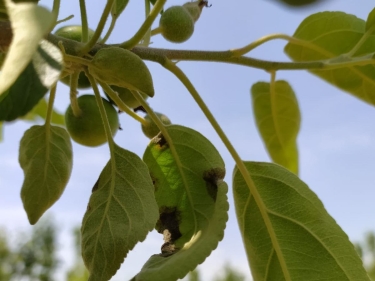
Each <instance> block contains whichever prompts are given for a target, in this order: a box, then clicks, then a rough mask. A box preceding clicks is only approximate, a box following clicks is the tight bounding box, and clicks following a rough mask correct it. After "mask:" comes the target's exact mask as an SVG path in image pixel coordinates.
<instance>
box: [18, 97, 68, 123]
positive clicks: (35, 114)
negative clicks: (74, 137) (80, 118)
mask: <svg viewBox="0 0 375 281" xmlns="http://www.w3.org/2000/svg"><path fill="white" fill-rule="evenodd" d="M47 108H48V103H47V101H46V99H44V98H43V99H41V100H40V101H39V103H38V104H37V105H36V106H35V107H34V108H33V109H32V110H31V111H30V112H29V113H27V114H26V115H25V116H23V117H22V119H23V120H28V121H36V120H38V119H39V118H42V119H43V120H45V119H46V117H47ZM51 123H53V124H57V125H62V126H65V117H64V114H61V113H59V112H57V111H56V110H55V109H53V110H52V120H51Z"/></svg>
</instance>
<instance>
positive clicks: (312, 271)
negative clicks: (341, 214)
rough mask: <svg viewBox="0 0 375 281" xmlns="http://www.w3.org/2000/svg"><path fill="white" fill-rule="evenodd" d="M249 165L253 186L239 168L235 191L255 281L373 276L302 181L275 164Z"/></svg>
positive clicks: (363, 280) (353, 280)
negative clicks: (251, 189) (250, 187)
mask: <svg viewBox="0 0 375 281" xmlns="http://www.w3.org/2000/svg"><path fill="white" fill-rule="evenodd" d="M245 166H246V169H247V171H248V172H249V173H250V175H251V177H252V179H253V182H254V185H255V186H254V190H253V191H250V189H249V187H248V186H247V185H246V183H245V180H244V178H243V176H242V174H241V173H240V172H239V170H238V168H237V167H236V168H235V169H234V172H233V192H234V201H235V207H236V214H237V219H238V222H239V226H240V230H241V234H242V237H243V241H244V244H245V248H246V253H247V256H248V260H249V264H250V267H251V272H252V276H253V278H254V281H258V280H280V281H281V280H286V281H294V280H295V281H300V280H304V281H316V280H323V279H324V280H330V281H343V280H347V281H358V280H361V281H366V280H367V281H369V278H368V276H367V273H366V271H365V270H364V268H363V266H362V261H361V259H360V258H359V256H358V254H357V253H356V251H355V249H354V246H353V244H352V243H351V242H350V241H349V239H348V236H347V235H346V234H345V233H344V231H343V230H342V229H341V228H340V227H339V226H338V225H337V223H336V222H335V220H334V219H333V218H332V217H331V216H330V215H329V214H328V213H327V211H326V210H325V209H324V206H323V204H322V202H321V201H320V200H319V198H318V197H317V196H316V195H315V194H314V192H312V191H311V190H310V189H309V187H308V186H307V185H306V184H305V183H304V182H302V181H301V180H300V179H299V178H298V177H297V176H296V175H294V174H293V173H291V172H289V171H288V170H287V169H285V168H283V167H281V166H279V165H277V164H273V163H259V162H245Z"/></svg>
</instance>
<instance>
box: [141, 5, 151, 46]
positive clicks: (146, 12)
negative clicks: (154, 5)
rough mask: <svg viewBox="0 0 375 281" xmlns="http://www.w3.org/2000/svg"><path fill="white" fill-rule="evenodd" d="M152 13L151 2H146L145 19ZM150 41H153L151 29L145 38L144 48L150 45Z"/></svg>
mask: <svg viewBox="0 0 375 281" xmlns="http://www.w3.org/2000/svg"><path fill="white" fill-rule="evenodd" d="M150 12H151V3H150V0H145V18H146V19H147V17H148V16H149V14H150ZM150 39H151V27H149V28H148V29H147V32H146V34H145V36H143V46H145V47H148V45H150Z"/></svg>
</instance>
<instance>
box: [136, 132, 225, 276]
mask: <svg viewBox="0 0 375 281" xmlns="http://www.w3.org/2000/svg"><path fill="white" fill-rule="evenodd" d="M166 130H167V131H168V135H169V137H170V140H169V141H168V142H167V141H166V139H165V138H164V137H162V136H161V135H159V136H160V137H156V138H154V139H153V140H152V141H151V143H150V144H149V146H148V147H147V149H146V151H145V154H144V156H143V159H144V161H145V163H146V164H147V166H148V167H149V170H150V174H151V177H152V179H153V181H154V186H155V197H156V201H157V203H158V206H159V212H160V217H159V221H158V223H157V224H156V229H157V230H158V232H160V233H162V234H163V235H164V242H165V243H164V244H163V246H162V249H161V251H162V252H161V254H158V255H153V256H152V257H151V258H150V259H149V261H148V262H147V263H146V264H145V265H144V267H143V268H142V270H141V272H140V273H139V274H138V275H137V276H136V277H135V278H136V279H135V280H144V281H146V280H153V281H157V280H160V281H161V280H163V281H169V280H170V281H174V280H177V279H178V278H183V277H184V276H185V275H186V274H187V273H188V272H189V271H191V270H193V269H194V268H195V267H196V266H197V265H198V264H200V263H202V262H203V261H204V260H205V259H206V257H208V256H209V255H210V253H211V252H212V251H213V250H214V249H215V248H216V247H217V245H218V243H219V241H220V240H221V239H222V238H223V232H224V229H225V224H226V221H227V219H228V216H227V210H228V202H227V198H226V192H227V185H226V184H225V182H223V178H224V175H225V167H224V162H223V160H222V159H221V157H220V155H219V153H218V152H217V150H216V148H215V147H214V146H213V145H212V144H211V143H210V142H209V141H208V140H207V139H206V138H205V137H204V136H202V135H201V134H200V133H198V132H196V131H194V130H192V129H189V128H186V127H183V126H178V125H169V126H166Z"/></svg>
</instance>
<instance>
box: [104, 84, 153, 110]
mask: <svg viewBox="0 0 375 281" xmlns="http://www.w3.org/2000/svg"><path fill="white" fill-rule="evenodd" d="M111 88H112V90H114V91H115V92H117V93H118V96H119V98H120V99H121V100H122V101H123V102H124V103H125V104H126V105H127V106H128V107H130V108H136V107H139V106H140V105H141V104H140V102H139V101H138V100H137V99H136V98H135V97H134V96H133V94H132V92H131V91H130V90H129V89H126V88H121V87H117V86H111ZM105 95H106V96H107V98H108V100H109V102H110V103H113V104H114V105H116V104H115V102H114V101H113V100H112V99H111V98H110V97H109V95H108V94H107V93H105ZM141 96H142V97H143V99H147V98H148V96H147V95H146V94H143V93H141Z"/></svg>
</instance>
